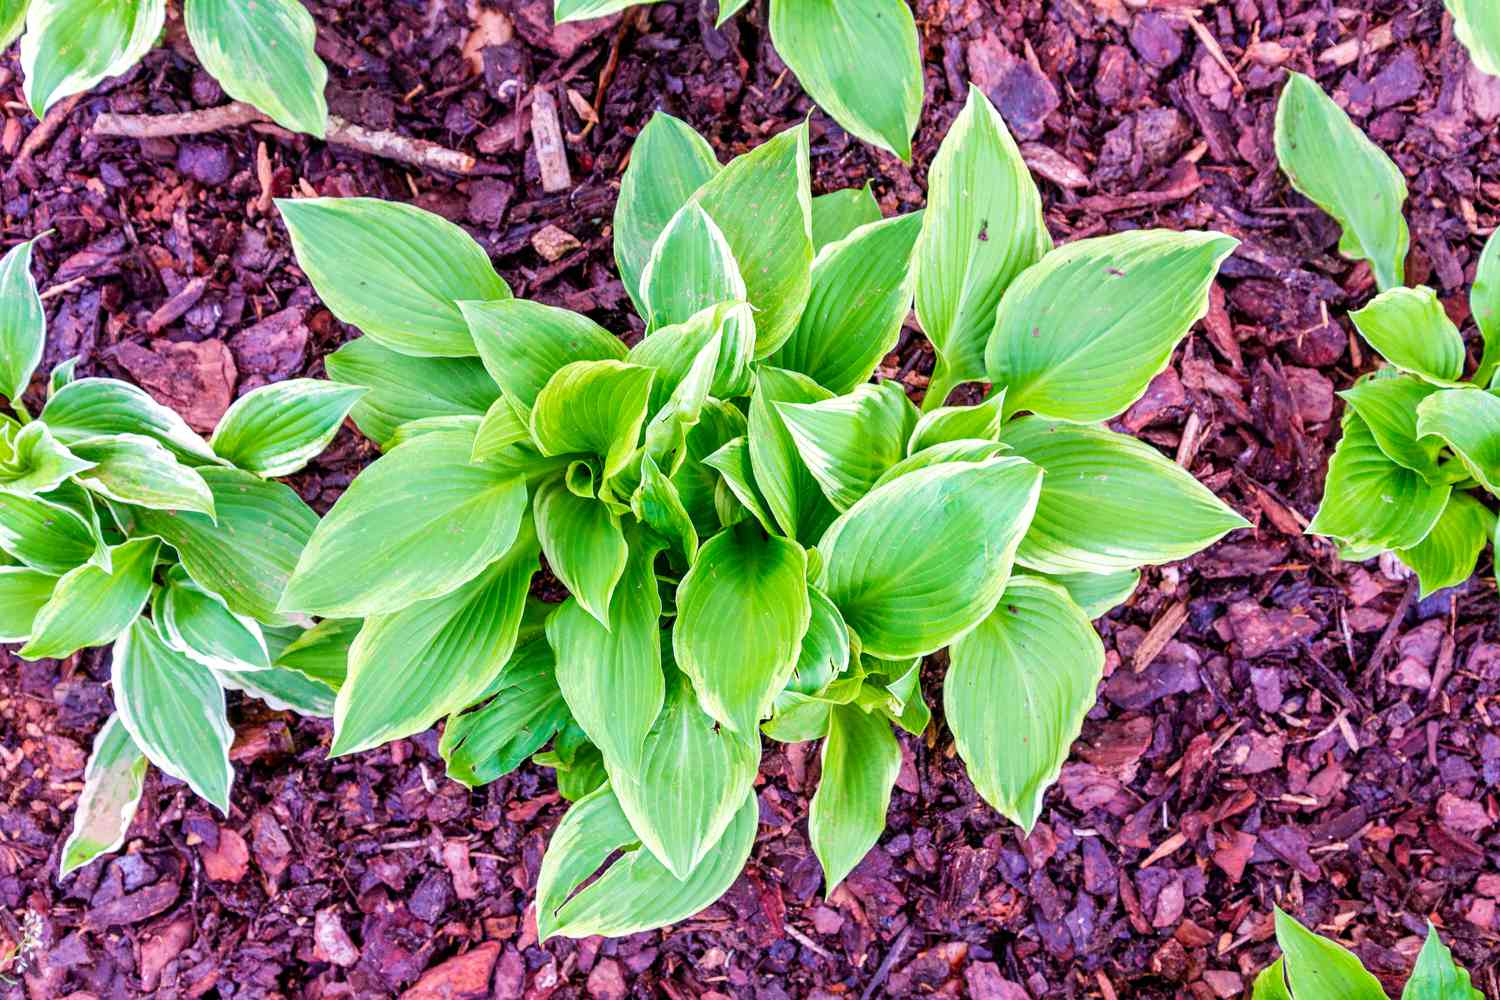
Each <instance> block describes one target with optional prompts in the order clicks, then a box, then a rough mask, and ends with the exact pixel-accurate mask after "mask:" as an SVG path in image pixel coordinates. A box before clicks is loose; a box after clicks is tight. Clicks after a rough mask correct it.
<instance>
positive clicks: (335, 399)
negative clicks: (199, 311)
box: [209, 0, 368, 479]
mask: <svg viewBox="0 0 1500 1000" xmlns="http://www.w3.org/2000/svg"><path fill="white" fill-rule="evenodd" d="M292 2H295V0H292ZM366 392H368V390H367V389H364V388H361V387H360V386H353V385H340V384H338V383H337V382H324V381H322V380H321V379H310V378H294V379H288V380H287V381H285V382H273V383H271V384H270V385H263V386H261V387H260V388H258V389H252V390H251V391H249V392H247V393H245V395H243V396H241V397H240V398H239V399H237V400H235V401H234V405H233V406H231V407H230V408H229V409H228V411H226V412H225V414H224V416H223V417H221V418H220V419H219V426H218V427H216V428H214V436H213V437H212V438H210V439H209V445H210V446H211V447H212V448H213V449H214V451H215V452H216V453H217V454H218V455H219V456H220V457H221V458H225V459H228V460H229V461H231V462H233V463H234V464H235V465H236V466H238V467H239V468H241V469H244V470H245V471H246V472H253V473H255V474H256V475H257V476H260V477H262V478H264V479H271V478H274V477H276V476H289V475H291V474H292V473H293V472H296V471H297V470H298V469H300V468H302V467H303V466H304V465H306V464H307V463H308V462H310V461H311V460H312V459H313V458H314V457H315V456H316V455H317V454H318V453H319V452H321V451H322V450H323V449H324V448H326V447H328V442H330V441H332V440H333V436H334V435H335V434H337V433H338V430H339V425H340V424H342V423H343V422H344V418H345V417H346V416H348V415H349V411H350V410H351V409H353V407H354V404H355V403H357V402H358V401H359V398H360V397H361V396H363V395H365V393H366Z"/></svg>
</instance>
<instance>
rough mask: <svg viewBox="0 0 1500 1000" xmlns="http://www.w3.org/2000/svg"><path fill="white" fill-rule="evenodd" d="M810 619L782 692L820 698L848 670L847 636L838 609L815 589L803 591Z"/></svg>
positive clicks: (846, 627) (847, 628) (848, 639)
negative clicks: (790, 674) (790, 673)
mask: <svg viewBox="0 0 1500 1000" xmlns="http://www.w3.org/2000/svg"><path fill="white" fill-rule="evenodd" d="M807 597H808V603H809V606H810V611H811V617H810V619H809V621H808V624H807V631H806V632H805V633H803V636H802V646H801V649H800V650H799V651H798V653H797V666H796V669H795V670H793V671H792V676H791V677H790V678H788V679H787V683H786V690H787V691H791V692H794V693H796V694H803V695H809V696H812V695H821V694H823V693H824V692H826V691H827V689H828V686H829V685H830V684H832V683H833V682H834V679H835V678H837V677H838V676H839V675H840V674H842V673H843V672H844V671H845V670H846V669H848V667H849V654H850V645H851V637H850V635H849V626H848V625H847V624H845V623H844V616H843V615H841V614H839V609H838V608H837V607H835V606H834V603H833V602H832V601H830V600H829V599H828V596H827V595H826V594H824V593H823V592H822V591H821V590H819V589H818V588H817V587H808V588H807Z"/></svg>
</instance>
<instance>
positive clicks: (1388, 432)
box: [1339, 368, 1443, 480]
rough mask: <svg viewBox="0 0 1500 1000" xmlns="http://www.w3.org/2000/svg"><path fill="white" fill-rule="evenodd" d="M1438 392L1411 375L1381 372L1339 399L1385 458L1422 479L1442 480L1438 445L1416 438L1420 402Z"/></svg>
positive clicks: (1387, 370) (1343, 393) (1431, 439)
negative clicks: (1354, 414) (1351, 412)
mask: <svg viewBox="0 0 1500 1000" xmlns="http://www.w3.org/2000/svg"><path fill="white" fill-rule="evenodd" d="M1441 391H1443V390H1442V389H1440V388H1439V387H1438V386H1435V385H1433V384H1432V383H1431V382H1426V381H1423V380H1422V379H1420V378H1417V377H1416V376H1414V375H1401V374H1396V373H1395V372H1394V370H1393V369H1390V368H1384V369H1381V371H1380V372H1377V373H1376V374H1375V375H1373V376H1370V377H1368V378H1363V379H1360V380H1359V381H1358V382H1356V383H1355V384H1354V386H1353V387H1352V388H1349V389H1345V390H1344V391H1343V392H1341V393H1339V395H1340V396H1342V397H1343V398H1344V399H1345V400H1346V401H1347V402H1348V403H1349V405H1350V406H1352V407H1353V408H1354V412H1355V413H1357V414H1359V418H1360V419H1361V420H1363V421H1364V422H1365V426H1366V427H1367V428H1369V431H1370V433H1371V434H1373V435H1374V436H1375V443H1376V444H1378V445H1380V450H1381V451H1383V452H1385V455H1386V457H1387V458H1389V459H1390V460H1391V461H1392V462H1395V463H1396V464H1397V465H1400V466H1402V467H1403V468H1407V469H1411V470H1412V471H1413V472H1419V473H1421V474H1422V476H1423V477H1424V478H1426V479H1430V480H1437V479H1440V478H1442V473H1441V472H1440V471H1439V469H1438V460H1437V456H1438V452H1439V451H1441V450H1442V442H1440V441H1439V440H1438V439H1437V438H1433V437H1428V438H1422V437H1421V436H1420V435H1419V434H1418V432H1417V407H1418V406H1419V405H1420V404H1421V402H1422V400H1424V399H1426V398H1427V397H1428V396H1431V395H1432V394H1433V393H1435V392H1441Z"/></svg>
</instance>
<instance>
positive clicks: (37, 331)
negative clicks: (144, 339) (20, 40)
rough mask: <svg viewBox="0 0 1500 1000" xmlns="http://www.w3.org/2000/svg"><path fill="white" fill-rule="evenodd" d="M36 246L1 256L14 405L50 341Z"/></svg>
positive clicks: (8, 383)
mask: <svg viewBox="0 0 1500 1000" xmlns="http://www.w3.org/2000/svg"><path fill="white" fill-rule="evenodd" d="M0 29H3V26H0ZM4 47H5V46H4V44H3V43H0V49H3V48H4ZM35 244H36V240H28V241H27V242H25V243H17V244H16V245H15V246H13V247H11V248H10V250H8V251H7V252H6V254H5V256H4V257H0V397H4V398H5V399H6V400H8V401H10V402H11V403H12V404H14V403H15V402H16V401H17V400H19V399H20V398H21V396H22V394H23V393H25V392H26V387H27V386H29V385H30V384H31V376H32V374H33V373H34V372H35V371H36V366H37V365H39V364H41V363H42V348H43V347H44V346H45V344H46V339H47V316H46V314H45V313H44V312H43V311H42V298H41V296H40V295H38V294H37V288H36V279H35V278H33V277H32V276H31V250H32V247H33V246H34V245H35Z"/></svg>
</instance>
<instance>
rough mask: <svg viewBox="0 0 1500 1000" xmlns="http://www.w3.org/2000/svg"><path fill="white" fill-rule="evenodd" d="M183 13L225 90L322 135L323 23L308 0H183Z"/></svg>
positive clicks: (196, 48)
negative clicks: (320, 41)
mask: <svg viewBox="0 0 1500 1000" xmlns="http://www.w3.org/2000/svg"><path fill="white" fill-rule="evenodd" d="M182 17H183V21H184V22H185V23H186V26H187V33H188V39H189V40H190V41H191V42H192V43H193V53H194V54H195V55H197V57H198V59H199V60H200V61H201V62H202V63H203V68H204V69H206V70H208V72H209V73H210V74H212V75H213V78H214V79H215V80H217V81H218V82H219V86H221V87H223V88H224V92H225V93H226V94H228V95H229V96H230V97H232V98H234V99H235V100H236V101H244V102H246V103H247V104H253V105H254V106H255V107H257V108H259V109H260V110H261V111H264V112H265V113H266V114H267V115H269V116H270V117H271V119H272V120H273V121H275V122H276V123H277V124H278V125H281V126H283V127H285V128H289V129H291V130H293V131H294V132H306V133H308V134H310V135H313V136H316V137H317V138H319V139H321V138H323V133H324V131H325V129H326V127H327V123H328V104H327V102H326V101H325V100H324V99H323V88H324V86H325V85H326V84H327V83H328V69H327V67H325V66H324V65H323V61H322V60H321V59H319V58H318V54H317V53H316V52H315V51H313V46H314V44H315V43H316V41H317V35H318V29H317V25H315V24H314V23H313V19H312V15H311V14H309V13H308V12H307V8H306V7H304V6H302V3H301V0H252V2H248V3H247V2H245V0H184V3H183V10H182Z"/></svg>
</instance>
